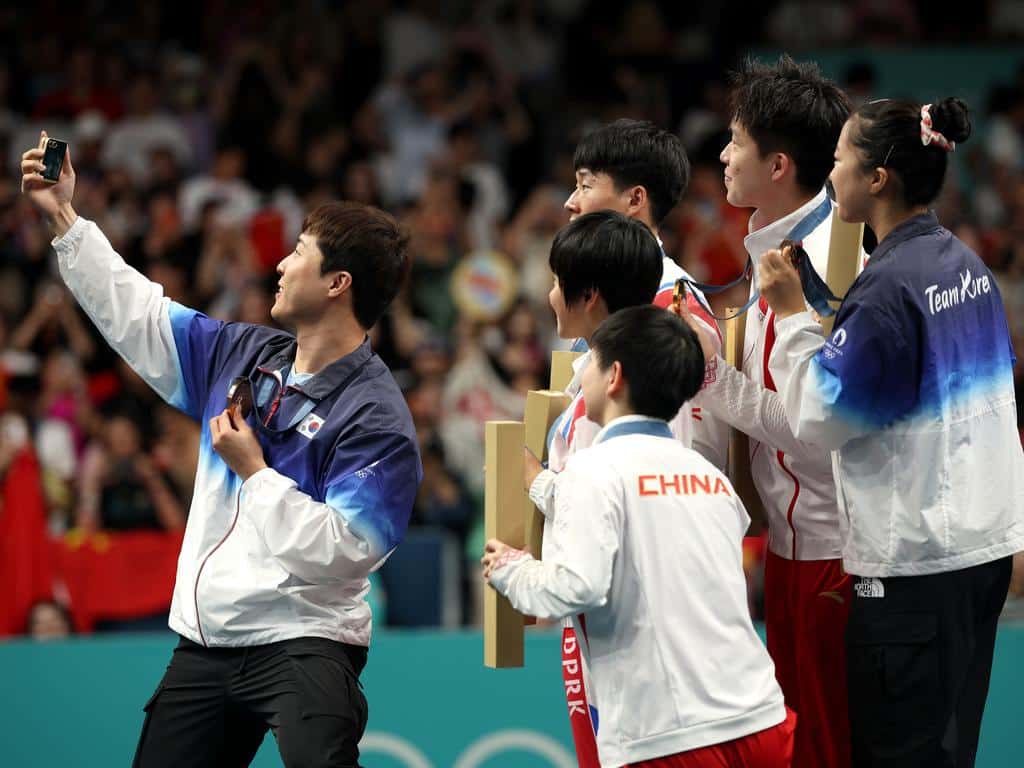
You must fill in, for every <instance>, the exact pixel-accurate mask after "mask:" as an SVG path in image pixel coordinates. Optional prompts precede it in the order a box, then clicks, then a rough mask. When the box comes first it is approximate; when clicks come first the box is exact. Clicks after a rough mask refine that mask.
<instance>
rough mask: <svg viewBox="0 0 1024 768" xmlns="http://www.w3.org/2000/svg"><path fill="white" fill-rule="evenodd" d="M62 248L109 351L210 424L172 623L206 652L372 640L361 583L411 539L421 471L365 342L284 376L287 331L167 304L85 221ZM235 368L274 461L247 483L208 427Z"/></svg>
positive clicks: (290, 342)
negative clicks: (311, 371)
mask: <svg viewBox="0 0 1024 768" xmlns="http://www.w3.org/2000/svg"><path fill="white" fill-rule="evenodd" d="M53 246H54V249H55V251H56V252H57V257H58V264H59V267H60V272H61V276H62V277H63V278H64V281H65V283H67V285H68V288H69V289H70V290H71V292H72V294H74V296H75V298H76V299H77V300H78V302H79V303H80V304H81V306H82V308H83V309H84V310H85V311H86V313H87V314H88V315H89V317H90V318H91V319H92V321H93V322H94V323H95V324H96V326H97V327H98V328H99V330H100V331H101V333H102V334H103V336H104V337H105V338H106V340H107V341H108V342H109V343H110V345H111V346H112V347H113V348H114V349H115V350H116V351H117V352H118V353H119V354H120V355H121V356H122V357H123V358H124V359H125V361H126V362H128V364H129V365H131V367H132V368H133V369H134V370H135V371H136V373H138V374H139V376H141V377H142V379H143V380H145V381H146V383H148V384H149V385H150V386H151V387H152V388H153V389H154V390H155V391H156V392H157V393H158V394H159V395H160V396H161V397H162V398H163V399H164V400H166V401H167V402H168V403H169V404H171V405H172V406H174V407H175V408H178V409H179V410H181V411H182V412H184V413H185V414H187V415H188V416H190V417H192V418H193V419H196V420H197V421H198V422H199V425H200V427H201V436H200V449H199V467H198V470H197V473H196V481H195V490H194V493H193V497H192V504H191V507H190V510H189V517H188V524H187V526H186V529H185V537H184V541H183V543H182V548H181V554H180V555H179V557H178V572H177V578H176V580H175V587H174V597H173V600H172V603H171V613H170V621H169V623H170V627H171V629H173V630H174V631H175V632H177V633H178V634H180V635H183V636H184V637H187V638H189V639H190V640H193V641H194V642H197V643H201V644H204V645H208V646H245V645H259V644H264V643H271V642H276V641H279V640H287V639H291V638H296V637H325V638H329V639H332V640H338V641H341V642H345V643H351V644H354V645H363V646H366V645H368V644H369V641H370V632H371V624H372V617H371V615H370V608H369V605H368V604H367V602H366V600H365V596H366V594H367V592H368V591H369V582H368V580H367V577H368V575H369V573H370V572H371V571H373V570H374V569H376V568H377V567H379V566H380V565H381V564H382V563H383V561H384V560H385V559H386V557H387V556H388V554H390V552H391V551H392V550H393V549H394V548H395V547H396V546H397V545H398V543H399V542H400V541H401V540H402V538H403V537H404V535H405V531H406V527H407V526H408V522H409V516H410V514H411V511H412V505H413V501H414V499H415V497H416V490H417V487H418V486H419V483H420V480H421V479H422V475H423V472H422V467H421V465H420V459H419V451H418V449H417V445H416V437H415V430H414V428H413V424H412V418H411V416H410V414H409V410H408V407H407V406H406V404H405V400H404V398H403V397H402V393H401V391H400V390H399V388H398V386H397V384H396V383H395V381H394V379H393V378H392V376H391V373H390V372H389V371H388V369H387V366H385V365H384V363H383V362H382V361H381V360H380V358H378V357H377V356H376V355H375V354H374V353H373V352H372V350H371V349H370V344H369V341H368V340H364V342H363V344H362V345H361V346H360V347H359V348H358V349H356V350H355V351H354V352H352V353H351V354H348V355H346V356H345V357H343V358H341V359H339V360H337V361H335V362H334V363H332V364H330V365H328V366H327V367H326V368H324V369H323V370H321V371H320V372H318V373H317V374H316V375H315V376H313V377H312V378H311V379H309V380H307V381H305V382H303V383H302V384H288V381H287V378H288V373H289V371H290V370H291V367H292V363H293V362H294V359H295V349H296V342H295V337H294V336H292V335H291V334H289V333H286V332H284V331H280V330H277V329H274V328H268V327H263V326H256V325H248V324H245V323H226V322H221V321H218V320H213V319H211V318H209V317H206V316H205V315H203V314H202V313H200V312H197V311H195V310H193V309H189V308H187V307H184V306H182V305H181V304H178V303H176V302H174V301H171V300H170V299H169V298H167V297H165V296H164V295H163V289H162V288H161V286H159V285H157V284H156V283H153V282H150V281H149V280H148V279H146V278H145V277H144V276H143V275H141V274H140V273H139V272H137V271H136V270H134V269H133V268H132V267H130V266H129V265H128V264H126V263H125V262H124V260H123V259H122V258H121V257H120V256H119V255H118V254H117V253H116V252H115V251H114V249H113V248H112V247H111V245H110V243H109V242H108V241H107V239H106V237H105V236H104V235H103V233H102V232H101V231H100V229H99V228H98V227H97V226H96V225H95V224H94V223H92V222H90V221H88V220H86V219H83V218H81V217H79V218H78V219H77V220H76V221H75V223H74V224H73V225H72V226H71V228H70V229H69V230H68V231H67V232H66V233H65V234H64V236H63V237H61V238H59V239H56V240H54V242H53ZM238 377H247V378H248V379H249V382H250V384H251V386H252V391H253V401H254V409H253V413H252V414H251V415H250V416H249V423H250V425H252V426H253V427H254V430H255V432H256V436H257V439H258V440H259V442H260V445H261V447H262V448H263V454H264V458H265V460H266V462H267V465H268V468H266V469H263V470H260V471H259V472H257V473H255V474H253V475H252V476H251V477H249V478H248V480H246V481H245V482H244V483H243V482H242V481H241V479H240V478H239V477H238V476H237V475H236V474H235V473H234V472H233V471H231V469H230V468H229V467H228V466H227V464H226V463H225V462H224V460H223V459H221V457H220V456H219V455H218V454H217V453H216V452H215V451H214V450H213V446H212V442H211V437H210V427H209V421H210V419H212V418H213V417H214V416H216V415H218V414H219V413H221V412H222V411H223V410H224V408H225V406H226V404H227V391H228V388H229V387H230V385H231V383H232V381H233V380H235V379H236V378H238ZM141 577H142V576H140V578H141Z"/></svg>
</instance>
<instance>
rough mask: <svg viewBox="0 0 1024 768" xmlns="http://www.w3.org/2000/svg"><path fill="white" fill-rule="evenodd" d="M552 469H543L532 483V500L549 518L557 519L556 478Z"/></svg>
mask: <svg viewBox="0 0 1024 768" xmlns="http://www.w3.org/2000/svg"><path fill="white" fill-rule="evenodd" d="M556 477H557V475H556V474H555V473H554V472H552V471H551V470H550V469H542V470H541V471H540V472H539V473H538V474H537V476H536V477H535V478H534V479H533V482H532V483H530V501H532V502H533V503H534V505H535V506H536V507H537V509H539V510H540V511H541V513H542V514H543V515H544V517H546V518H547V519H548V520H554V519H555V478H556Z"/></svg>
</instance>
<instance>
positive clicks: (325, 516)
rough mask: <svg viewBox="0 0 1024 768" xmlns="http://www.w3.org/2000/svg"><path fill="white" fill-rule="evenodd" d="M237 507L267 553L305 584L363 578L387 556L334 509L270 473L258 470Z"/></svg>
mask: <svg viewBox="0 0 1024 768" xmlns="http://www.w3.org/2000/svg"><path fill="white" fill-rule="evenodd" d="M238 504H239V512H240V513H241V514H245V515H246V516H247V517H248V518H249V519H250V520H251V521H252V523H253V525H254V526H255V527H256V530H257V531H258V532H259V535H260V538H261V539H262V540H263V543H264V544H265V545H266V547H267V549H268V550H270V554H271V555H272V556H273V557H274V558H275V559H276V560H278V561H279V562H280V563H281V565H282V567H284V568H285V570H287V571H288V572H289V573H293V574H295V575H296V576H298V577H299V578H301V579H305V580H306V581H310V582H313V583H323V582H333V581H344V580H350V579H353V578H361V577H365V576H366V575H367V574H369V573H370V572H371V571H372V570H374V569H375V568H376V567H377V566H378V564H379V563H380V562H381V561H382V560H383V558H384V557H385V555H386V554H387V553H386V552H380V551H377V547H374V546H373V545H372V544H371V540H370V538H369V537H364V536H359V535H357V534H356V533H355V532H354V531H353V530H352V529H351V528H350V527H349V524H348V523H347V522H346V520H345V518H344V516H343V515H342V514H341V513H340V512H339V511H338V510H336V509H334V508H333V507H331V506H330V505H328V504H324V503H322V502H319V501H315V500H314V499H313V498H312V497H311V496H309V495H308V494H305V493H303V492H302V491H300V490H299V489H298V488H297V487H296V484H295V481H294V480H291V479H290V478H287V477H285V476H284V475H282V474H281V473H280V472H278V471H276V470H274V469H272V468H269V467H268V468H266V469H261V470H260V471H259V472H256V473H255V474H253V475H252V476H250V477H249V478H248V479H247V480H246V481H245V483H243V484H242V490H241V492H240V494H239V497H238Z"/></svg>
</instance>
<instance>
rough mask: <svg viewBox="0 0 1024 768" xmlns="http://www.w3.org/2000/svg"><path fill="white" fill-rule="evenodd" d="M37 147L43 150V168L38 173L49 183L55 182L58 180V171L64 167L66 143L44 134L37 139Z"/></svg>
mask: <svg viewBox="0 0 1024 768" xmlns="http://www.w3.org/2000/svg"><path fill="white" fill-rule="evenodd" d="M39 148H40V149H41V150H43V169H42V170H41V171H40V172H39V175H40V176H42V177H43V179H44V180H45V181H47V182H49V183H50V184H56V183H57V182H58V181H60V171H61V168H63V167H64V156H65V155H66V154H67V151H68V143H67V142H66V141H61V140H60V139H52V138H50V137H49V136H45V135H44V136H43V137H42V139H40V141H39Z"/></svg>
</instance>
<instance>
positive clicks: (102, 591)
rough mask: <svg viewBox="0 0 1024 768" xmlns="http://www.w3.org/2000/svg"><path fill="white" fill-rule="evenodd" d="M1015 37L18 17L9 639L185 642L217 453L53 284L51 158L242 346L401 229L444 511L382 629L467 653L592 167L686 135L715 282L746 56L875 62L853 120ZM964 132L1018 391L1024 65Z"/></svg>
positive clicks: (737, 243) (90, 7)
mask: <svg viewBox="0 0 1024 768" xmlns="http://www.w3.org/2000/svg"><path fill="white" fill-rule="evenodd" d="M33 18H34V19H35V20H34V21H33ZM26 29H32V30H36V31H38V32H39V34H32V35H28V36H26V35H25V34H24V31H25V30H26ZM1022 38H1024V2H1016V1H1014V0H994V1H990V2H983V3H974V4H970V5H963V6H949V5H948V4H943V5H942V7H941V8H940V7H939V5H938V4H935V3H933V2H911V0H886V1H885V2H880V1H879V0H856V1H854V2H827V1H825V2H817V1H816V2H806V1H800V0H788V1H786V0H783V2H764V3H759V4H758V6H757V13H756V14H754V13H751V14H745V13H737V12H735V6H734V5H733V4H726V3H725V2H705V3H700V4H699V8H698V7H694V6H693V5H692V4H686V3H670V2H655V1H654V0H637V1H636V2H618V3H609V2H600V1H597V2H588V1H587V0H549V1H548V2H540V0H489V1H487V0H484V1H481V2H469V1H468V0H467V1H464V2H456V1H454V0H450V1H449V2H416V1H415V0H413V1H410V2H386V1H385V0H379V1H377V2H372V3H367V2H363V3H356V2H340V3H333V2H310V1H308V0H299V1H297V2H292V3H289V4H287V5H286V6H284V7H283V8H282V7H279V6H278V4H276V3H271V2H251V3H245V4H244V5H240V4H236V3H230V2H223V1H220V2H217V1H214V2H191V1H189V0H184V1H181V0H179V1H178V2H173V3H172V2H145V3H135V4H128V3H119V2H101V1H99V0H96V1H93V2H89V1H88V0H87V1H86V2H83V3H79V4H75V6H74V7H70V6H68V5H66V4H58V3H55V2H50V1H47V0H44V1H42V2H37V3H35V4H34V5H33V6H32V8H31V9H27V8H24V7H19V8H17V9H16V8H14V7H13V6H12V7H6V8H4V9H0V40H2V41H3V45H2V47H0V51H2V53H0V160H2V162H3V164H4V173H3V174H2V175H0V475H2V476H3V479H2V481H0V484H2V485H3V494H2V497H0V504H2V505H3V506H2V508H0V548H2V551H3V552H4V555H5V556H4V557H3V558H2V559H0V590H2V591H4V592H5V593H6V594H5V596H4V601H3V603H0V605H3V606H4V608H3V609H2V610H0V634H21V633H25V632H31V633H32V634H33V635H34V636H39V637H43V636H48V635H61V634H64V633H66V632H68V631H71V630H77V631H95V630H103V629H124V628H135V629H138V628H147V627H163V626H165V625H164V619H165V617H166V612H167V603H169V599H170V594H171V583H172V581H173V573H174V558H175V557H176V546H177V544H178V543H180V535H181V530H182V529H183V527H184V525H185V521H186V518H187V515H188V507H189V501H190V499H191V492H192V482H193V476H194V471H195V463H196V457H197V449H198V434H199V427H198V425H197V424H195V423H193V422H191V421H190V420H189V419H188V418H187V417H185V416H183V415H181V414H179V413H177V412H176V411H174V410H172V409H171V408H169V407H168V406H166V405H164V404H163V403H162V402H160V401H159V400H158V399H157V398H156V396H155V395H154V394H153V393H152V392H150V391H149V390H148V389H147V388H146V387H145V386H144V385H143V384H142V382H141V381H140V380H139V378H138V377H137V376H135V374H134V373H132V371H131V370H129V369H128V368H127V367H126V366H125V365H124V364H123V363H122V362H121V361H120V360H119V359H117V358H116V356H115V355H114V354H113V353H112V352H111V351H110V349H109V347H108V346H107V344H106V343H105V342H104V341H103V339H102V338H101V337H100V336H99V334H98V333H97V331H96V330H95V329H94V328H93V326H92V324H91V323H90V321H89V320H88V318H86V317H85V316H84V314H83V313H82V312H81V311H80V310H79V309H78V308H77V306H76V304H75V302H74V301H73V299H72V298H71V297H70V296H69V295H68V293H67V291H66V290H65V289H64V288H63V286H62V284H61V282H60V280H59V277H58V276H57V275H56V273H55V264H54V259H53V257H52V255H51V251H50V244H49V241H48V237H47V235H46V231H45V229H44V227H43V226H41V223H40V221H39V220H38V218H37V216H36V215H35V213H34V212H33V210H32V209H31V207H30V206H29V204H28V203H27V202H26V201H25V200H23V199H21V197H20V196H19V190H18V170H17V163H18V161H19V159H20V155H21V153H22V152H23V151H24V150H25V149H27V148H29V147H31V146H33V145H35V144H36V143H37V142H38V137H39V131H40V129H43V128H45V129H46V130H47V131H48V132H49V134H50V135H51V136H55V137H57V138H62V139H65V140H66V141H68V142H69V144H70V147H71V159H72V162H73V164H74V168H75V170H76V172H77V176H78V185H77V192H76V199H75V205H76V208H77V210H78V211H79V213H80V214H81V215H83V216H85V217H87V218H90V219H92V220H94V221H96V222H97V223H98V224H99V225H100V227H101V228H102V229H103V231H104V232H105V233H106V234H107V236H108V237H109V238H110V240H111V242H112V244H113V245H114V247H115V248H116V249H117V250H118V251H119V252H120V253H121V254H122V256H124V258H125V259H126V260H127V261H128V262H129V263H130V264H132V265H134V266H135V267H137V268H138V269H139V270H141V271H143V272H144V273H145V274H146V275H148V276H149V277H150V278H151V279H153V280H154V281H156V282H159V283H160V284H162V285H163V286H164V289H165V292H166V295H168V296H170V297H171V298H172V299H174V300H176V301H179V302H182V303H184V304H187V305H189V306H193V307H196V308H199V309H202V310H203V311H205V312H206V313H207V314H209V315H210V316H212V317H216V318H220V319H224V320H236V321H242V322H250V323H271V322H272V321H271V318H270V315H269V308H270V304H271V301H272V294H273V286H274V285H275V283H276V276H275V274H274V267H275V264H276V263H277V262H278V260H280V259H281V258H282V257H283V256H284V255H286V253H287V252H288V251H289V250H290V248H291V246H292V244H293V243H294V242H295V239H296V237H297V235H298V233H299V228H300V226H301V222H302V219H303V216H304V214H305V212H307V211H308V210H310V209H311V208H313V207H314V206H316V205H317V204H318V203H320V202H322V201H325V200H330V199H335V198H346V199H351V200H358V201H362V202H365V203H369V204H372V205H377V206H381V207H383V208H385V209H387V210H389V211H391V212H392V213H394V214H395V215H396V216H398V217H399V219H400V220H401V221H402V223H403V224H404V225H405V227H407V229H408V231H409V233H410V235H411V251H410V252H411V257H412V260H413V267H412V276H411V279H410V281H409V283H408V284H407V285H406V286H405V287H404V289H403V290H402V292H401V294H400V295H399V297H398V299H397V300H396V301H395V303H394V305H393V307H392V308H391V310H390V311H389V313H388V315H387V316H386V317H385V319H384V320H383V321H382V322H381V323H380V324H379V325H378V326H377V327H376V328H374V330H373V342H374V346H375V349H376V351H377V352H378V354H380V355H381V356H382V357H383V358H384V360H385V362H387V363H388V364H389V365H390V366H391V368H392V370H393V372H394V374H395V376H396V379H397V380H398V382H399V383H400V385H401V386H402V388H403V389H404V391H405V393H406V397H407V399H408V403H409V407H410V409H411V411H412V414H413V417H414V419H415V423H416V427H417V431H418V434H419V439H420V445H421V447H422V455H423V465H424V481H423V484H422V487H421V489H420V493H419V497H418V500H417V504H416V508H415V511H414V517H413V521H412V527H411V529H410V539H409V542H408V546H403V547H401V548H400V549H399V552H398V553H396V556H395V557H393V558H392V560H391V561H389V563H388V564H387V565H386V566H385V568H384V569H382V571H381V572H380V573H379V574H376V575H375V576H376V577H377V578H376V582H375V586H374V591H373V593H372V594H373V600H374V601H375V607H376V609H377V612H376V613H375V617H376V621H377V622H378V624H390V625H392V626H412V625H443V626H457V625H461V624H466V623H474V622H475V621H477V616H478V610H477V608H476V606H477V604H478V600H477V596H478V594H479V578H478V575H477V568H476V567H475V563H476V560H477V558H478V557H479V553H480V552H481V550H482V538H483V537H482V497H483V473H482V462H483V458H482V457H483V425H484V422H485V421H487V420H490V419H505V418H518V417H520V415H521V413H522V408H523V404H524V396H525V393H526V391H527V390H529V389H535V388H544V387H545V386H546V384H547V376H548V360H549V353H550V350H552V349H553V348H557V347H559V346H561V344H560V342H558V340H557V339H556V337H555V334H554V325H553V316H552V313H551V311H550V310H549V308H548V306H547V293H548V290H549V288H550V284H551V276H550V272H549V270H548V266H547V258H548V249H549V246H550V243H551V240H552V237H553V235H554V233H555V232H556V231H557V230H558V229H559V227H561V226H562V225H564V224H565V223H566V221H567V213H566V212H565V211H564V209H563V208H562V204H563V202H564V200H565V199H566V197H567V196H568V195H569V193H570V191H571V189H572V188H573V186H574V184H575V182H574V176H573V167H572V154H573V148H574V146H575V143H576V141H577V140H578V138H579V137H580V136H581V135H582V134H583V133H584V132H585V131H587V130H588V129H589V128H590V127H592V126H594V125H596V124H598V123H601V122H604V121H609V120H612V119H615V118H618V117H632V118H637V119H646V120H651V121H653V122H654V123H656V124H658V125H660V126H663V127H666V128H670V129H672V130H676V131H677V132H678V133H679V135H680V137H681V138H682V140H683V142H684V144H685V146H686V148H687V151H688V153H689V157H690V160H691V163H692V165H693V176H692V181H691V183H690V187H689V190H688V192H687V194H686V196H685V199H684V200H683V202H682V203H681V204H680V205H679V206H677V208H676V209H675V210H674V211H673V212H672V214H671V215H670V217H669V219H668V220H667V221H666V222H665V224H664V226H663V227H662V230H661V234H662V237H663V239H664V242H665V248H666V251H667V253H668V254H669V255H670V256H672V257H673V258H675V259H676V260H678V261H679V262H680V263H681V264H682V265H683V266H684V267H685V268H686V269H687V270H689V271H690V272H691V273H692V274H694V275H695V276H697V277H698V279H703V280H705V281H708V282H715V283H720V282H725V281H727V280H729V279H731V278H733V277H734V276H736V275H737V274H738V273H739V271H740V270H741V269H742V267H743V265H744V263H745V261H746V253H745V252H744V250H743V236H744V235H745V234H746V227H747V218H748V216H749V211H745V210H740V209H734V208H731V207H730V206H729V205H728V204H727V203H726V201H725V197H724V189H723V185H722V167H721V164H720V162H719V159H718V157H719V153H720V151H721V149H722V147H723V146H724V144H725V143H726V141H727V138H726V137H727V135H728V123H729V118H730V115H729V112H728V102H727V81H726V73H727V71H728V70H729V68H730V67H731V66H734V65H735V64H736V62H737V61H738V60H739V57H741V56H743V55H745V54H746V52H747V51H749V50H751V49H752V48H755V47H758V46H764V47H769V48H772V49H774V50H782V49H784V50H787V51H789V52H790V53H792V54H793V55H794V56H796V57H797V58H800V56H801V52H802V51H805V50H808V49H810V48H814V47H821V46H849V45H855V46H858V47H864V56H863V57H862V58H860V59H859V60H857V61H856V62H855V63H853V64H851V65H850V66H849V67H847V69H846V70H845V71H844V72H843V73H842V77H841V80H842V82H843V84H844V85H845V86H846V87H847V88H848V89H849V90H850V93H851V95H852V96H853V97H854V99H855V100H857V101H860V100H863V99H866V98H871V97H874V96H876V95H891V94H876V92H875V88H876V86H875V83H876V82H877V79H878V73H877V71H876V69H875V66H874V64H873V63H872V58H871V55H870V52H869V49H868V46H882V47H884V46H888V45H893V44H896V43H899V44H900V45H907V44H920V45H929V44H959V43H964V42H970V43H973V44H979V43H980V44H984V43H1003V42H1005V43H1019V42H1020V41H1021V39H1022ZM940 90H941V89H940ZM968 101H969V103H970V106H971V108H972V109H973V110H974V111H975V113H976V114H977V116H978V117H979V119H980V120H981V121H982V122H983V124H984V127H985V128H984V131H983V132H981V133H980V134H979V135H977V136H975V137H974V138H972V140H971V141H970V143H968V144H967V145H965V147H964V148H963V153H961V152H960V151H958V155H959V156H960V157H959V159H960V163H959V164H958V165H957V166H956V173H955V174H951V178H950V179H949V181H948V183H947V187H946V192H945V194H944V195H943V198H942V201H941V204H940V209H939V216H940V219H941V220H942V221H943V222H944V223H945V224H946V225H947V226H948V227H949V228H950V229H953V230H954V231H955V232H956V233H957V234H958V235H959V236H960V237H961V238H962V239H964V240H965V241H966V242H968V243H969V244H970V245H971V246H972V247H974V248H975V249H976V250H977V251H978V252H979V253H980V254H981V255H982V257H983V258H984V259H985V261H986V262H987V263H988V264H989V265H990V266H991V268H992V269H993V271H994V272H995V274H996V276H997V279H998V282H999V286H1000V288H1001V290H1002V295H1003V299H1004V302H1005V304H1006V309H1007V313H1008V315H1009V318H1010V327H1011V329H1012V333H1013V336H1014V340H1015V344H1016V347H1017V356H1018V359H1019V360H1022V361H1024V56H1022V57H1021V65H1019V66H1018V67H1017V70H1016V76H1015V77H1011V78H1009V79H1004V80H1000V81H994V82H991V83H990V84H989V86H988V89H987V91H986V92H979V93H977V94H975V95H974V96H973V98H972V97H970V96H968ZM958 150H959V148H958ZM727 299H728V297H727V298H726V300H727ZM1022 366H1024V362H1022ZM1022 366H1018V372H1021V371H1024V367H1022ZM1018 381H1019V382H1020V381H1024V378H1022V377H1021V376H1020V375H1018ZM1022 395H1024V393H1022V392H1021V391H1020V389H1019V388H1018V403H1021V402H1022V401H1024V397H1022ZM757 555H758V551H757V548H756V547H751V548H750V556H751V569H750V571H751V593H752V604H753V606H754V610H755V614H756V613H757V611H759V601H758V595H757V584H758V578H757V569H756V561H757ZM153 585H156V586H155V587H154V586H153ZM1014 589H1015V590H1016V591H1017V592H1018V593H1019V592H1024V585H1021V584H1020V583H1019V582H1018V583H1016V584H1015V587H1014ZM161 601H163V602H162V604H161Z"/></svg>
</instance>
